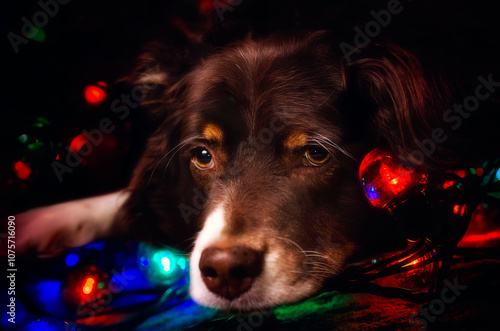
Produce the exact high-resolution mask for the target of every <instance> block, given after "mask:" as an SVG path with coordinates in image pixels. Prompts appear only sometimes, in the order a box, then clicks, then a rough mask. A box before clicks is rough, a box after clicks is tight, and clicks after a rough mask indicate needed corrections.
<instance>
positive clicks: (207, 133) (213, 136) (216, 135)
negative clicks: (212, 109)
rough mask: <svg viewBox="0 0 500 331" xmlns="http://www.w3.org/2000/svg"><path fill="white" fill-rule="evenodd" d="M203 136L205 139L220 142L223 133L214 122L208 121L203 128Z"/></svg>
mask: <svg viewBox="0 0 500 331" xmlns="http://www.w3.org/2000/svg"><path fill="white" fill-rule="evenodd" d="M203 137H204V138H205V139H207V140H212V141H216V142H222V140H223V138H224V134H223V132H222V130H221V128H220V127H218V126H217V125H215V124H212V123H209V124H207V126H205V128H204V129H203Z"/></svg>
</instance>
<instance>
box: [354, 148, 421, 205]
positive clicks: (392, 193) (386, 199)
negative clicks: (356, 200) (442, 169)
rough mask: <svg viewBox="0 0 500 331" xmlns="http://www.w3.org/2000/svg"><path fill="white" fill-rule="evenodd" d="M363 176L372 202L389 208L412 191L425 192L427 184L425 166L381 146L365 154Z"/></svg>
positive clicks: (364, 187)
mask: <svg viewBox="0 0 500 331" xmlns="http://www.w3.org/2000/svg"><path fill="white" fill-rule="evenodd" d="M359 179H360V181H361V183H362V185H363V189H364V192H365V195H366V197H367V198H368V200H370V203H371V204H372V205H373V206H375V207H379V208H387V209H388V210H389V211H392V210H393V209H394V207H395V205H396V203H399V202H402V201H404V200H406V199H407V198H408V197H409V195H410V194H414V193H422V192H423V191H424V189H425V185H426V184H427V175H426V173H425V171H424V170H423V169H411V168H409V167H406V166H404V165H403V164H402V163H401V161H400V160H398V158H397V157H396V156H395V155H393V154H392V152H391V151H388V150H386V149H380V148H377V149H374V150H373V151H371V152H370V153H368V154H367V155H366V156H365V158H364V159H363V162H361V166H360V167H359Z"/></svg>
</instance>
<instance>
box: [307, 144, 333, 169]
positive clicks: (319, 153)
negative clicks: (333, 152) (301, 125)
mask: <svg viewBox="0 0 500 331" xmlns="http://www.w3.org/2000/svg"><path fill="white" fill-rule="evenodd" d="M304 156H305V158H306V160H307V161H308V163H309V164H311V165H313V166H316V167H319V166H322V165H323V164H325V163H326V162H328V161H329V160H330V153H328V151H327V150H326V149H324V148H323V147H319V146H311V147H309V149H308V150H307V151H306V153H305V154H304Z"/></svg>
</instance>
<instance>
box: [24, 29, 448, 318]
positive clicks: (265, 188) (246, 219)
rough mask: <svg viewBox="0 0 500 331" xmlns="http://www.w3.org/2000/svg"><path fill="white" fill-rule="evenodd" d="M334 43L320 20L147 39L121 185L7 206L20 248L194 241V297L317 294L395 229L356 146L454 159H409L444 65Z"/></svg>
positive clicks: (253, 299)
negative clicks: (139, 115)
mask: <svg viewBox="0 0 500 331" xmlns="http://www.w3.org/2000/svg"><path fill="white" fill-rule="evenodd" d="M338 45H339V42H338V40H336V39H335V36H334V34H333V33H332V32H327V31H326V32H325V31H320V32H300V33H277V34H275V35H272V36H268V37H265V38H251V37H248V38H247V39H245V40H242V41H239V42H235V43H233V44H231V45H229V46H226V47H224V48H222V49H215V48H209V49H208V50H207V49H202V50H200V49H199V48H197V46H187V47H185V49H184V50H182V51H179V50H178V49H177V50H176V49H172V48H169V46H168V45H167V46H165V45H162V44H158V43H152V44H150V45H149V46H148V47H147V48H146V50H145V52H144V54H143V55H142V56H141V57H140V60H139V65H138V67H137V69H136V70H134V71H133V73H132V74H131V75H130V77H129V80H130V81H131V82H132V83H133V84H134V85H135V86H138V87H139V88H140V89H141V91H142V93H143V94H142V95H143V99H144V100H143V102H142V106H143V108H146V109H149V111H150V114H151V116H153V117H154V118H155V121H156V123H157V128H156V130H155V131H154V133H152V135H151V137H150V138H149V140H148V142H147V145H146V148H145V151H144V154H143V156H142V158H141V159H140V161H139V162H138V164H137V166H136V169H135V172H134V175H133V178H132V180H131V182H130V185H129V186H128V187H127V188H126V189H124V190H122V191H119V192H115V193H111V194H108V195H104V196H99V197H92V198H87V199H83V200H77V201H70V202H66V203H62V204H58V205H54V206H50V207H44V208H40V209H35V210H33V211H29V212H27V213H23V214H21V215H18V216H17V218H18V224H21V225H20V226H21V230H20V231H19V233H21V235H20V236H21V237H20V238H19V239H18V246H19V250H21V251H27V250H30V249H31V250H35V251H37V252H38V254H39V255H40V256H44V255H53V254H57V253H59V252H61V251H62V250H64V249H65V248H67V247H75V246H79V245H83V244H85V243H88V242H90V241H92V240H94V239H97V238H104V237H110V236H126V235H127V234H128V235H130V236H132V237H135V238H142V239H144V238H146V239H149V240H152V241H161V242H162V243H166V244H169V245H174V246H177V247H181V248H183V249H185V250H186V251H187V252H189V253H190V277H191V283H190V294H191V296H192V297H193V299H194V300H195V301H196V302H198V303H200V304H202V305H206V306H211V307H216V308H219V309H224V310H239V311H246V310H252V309H259V308H265V307H272V306H276V305H279V304H283V303H292V302H296V301H299V300H302V299H304V298H307V297H309V296H311V295H313V294H315V293H317V292H318V291H320V290H321V288H322V286H323V284H324V283H325V281H326V280H327V279H331V278H332V277H335V276H336V275H338V274H339V273H340V272H341V271H342V270H343V269H344V268H345V266H346V265H347V264H348V263H350V262H351V261H353V260H354V259H356V258H357V257H358V256H360V255H362V254H363V252H370V251H373V250H374V249H376V247H378V246H379V245H381V244H383V243H384V242H387V240H393V239H395V238H396V240H399V239H401V238H399V239H398V231H397V229H396V227H395V226H394V224H391V223H390V221H388V220H387V217H384V216H383V215H386V214H385V213H382V212H381V211H380V210H378V209H375V208H374V207H372V206H371V205H370V204H369V203H368V201H367V199H366V198H365V196H364V193H363V191H362V188H361V185H360V183H359V179H358V168H359V165H360V163H361V161H362V159H363V156H364V155H366V154H367V153H368V152H369V151H370V150H372V149H373V148H376V147H381V146H385V147H388V148H391V149H392V150H393V151H394V153H395V154H396V155H398V157H399V158H400V159H401V160H402V161H404V162H407V163H408V164H416V163H417V161H418V164H417V165H418V166H422V165H424V166H430V167H433V166H439V164H441V163H443V162H448V161H447V160H449V159H450V157H449V154H446V148H445V147H444V146H439V147H438V148H437V149H436V150H435V151H433V153H427V154H425V151H424V152H422V153H424V154H419V155H425V157H424V158H420V159H418V160H415V155H416V154H415V151H419V152H421V148H420V146H419V144H418V142H419V141H422V140H423V139H425V138H426V137H429V136H430V135H431V134H432V130H433V129H434V128H436V127H441V126H442V125H440V121H442V113H443V112H444V110H446V108H447V102H448V100H449V91H448V88H447V86H446V84H445V83H444V82H443V80H442V79H441V78H440V77H439V76H437V75H434V74H429V73H428V72H427V71H426V70H425V68H424V67H423V65H422V63H421V62H420V61H419V60H418V59H417V57H416V56H415V55H413V54H412V53H410V52H409V51H406V50H404V49H402V48H400V47H398V46H396V45H394V44H391V43H375V42H373V44H372V45H369V47H365V48H359V49H355V50H353V52H352V54H350V56H349V59H347V57H346V56H345V55H344V54H342V53H341V52H340V49H339V47H338ZM412 162H413V163H412ZM382 214H383V215H382Z"/></svg>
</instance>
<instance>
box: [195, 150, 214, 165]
mask: <svg viewBox="0 0 500 331" xmlns="http://www.w3.org/2000/svg"><path fill="white" fill-rule="evenodd" d="M193 162H194V164H195V165H196V167H197V168H198V169H200V170H207V169H211V168H213V167H214V158H213V157H212V155H211V154H210V152H209V151H208V149H206V148H203V147H200V148H197V149H196V150H195V152H194V156H193Z"/></svg>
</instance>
